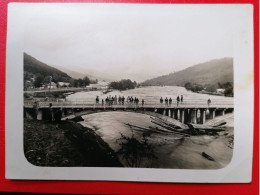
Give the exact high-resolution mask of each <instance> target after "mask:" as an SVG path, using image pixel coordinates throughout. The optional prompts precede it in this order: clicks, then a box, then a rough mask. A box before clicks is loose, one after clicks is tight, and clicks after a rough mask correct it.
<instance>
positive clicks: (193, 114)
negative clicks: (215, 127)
mask: <svg viewBox="0 0 260 195" xmlns="http://www.w3.org/2000/svg"><path fill="white" fill-rule="evenodd" d="M191 123H193V124H197V109H196V108H194V109H192V110H191Z"/></svg>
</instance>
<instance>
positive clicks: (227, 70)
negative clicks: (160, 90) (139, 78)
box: [142, 58, 233, 86]
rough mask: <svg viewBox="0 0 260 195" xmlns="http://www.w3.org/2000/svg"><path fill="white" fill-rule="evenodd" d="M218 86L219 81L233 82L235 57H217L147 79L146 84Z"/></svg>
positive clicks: (144, 83)
mask: <svg viewBox="0 0 260 195" xmlns="http://www.w3.org/2000/svg"><path fill="white" fill-rule="evenodd" d="M188 82H190V83H194V84H199V85H202V86H216V85H217V83H218V82H219V83H225V82H230V83H232V84H233V58H222V59H215V60H211V61H208V62H204V63H200V64H197V65H194V66H191V67H189V68H186V69H184V70H181V71H178V72H175V73H170V74H168V75H163V76H159V77H156V78H153V79H149V80H146V81H144V82H143V83H142V85H144V86H158V85H169V86H184V85H185V83H188Z"/></svg>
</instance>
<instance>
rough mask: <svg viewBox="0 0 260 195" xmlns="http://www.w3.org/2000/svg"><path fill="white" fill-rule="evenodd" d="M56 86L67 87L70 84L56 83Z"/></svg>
mask: <svg viewBox="0 0 260 195" xmlns="http://www.w3.org/2000/svg"><path fill="white" fill-rule="evenodd" d="M57 85H58V87H69V85H70V83H69V82H58V83H57Z"/></svg>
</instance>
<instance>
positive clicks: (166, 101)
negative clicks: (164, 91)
mask: <svg viewBox="0 0 260 195" xmlns="http://www.w3.org/2000/svg"><path fill="white" fill-rule="evenodd" d="M164 101H165V106H168V98H167V97H166V98H165V100H164Z"/></svg>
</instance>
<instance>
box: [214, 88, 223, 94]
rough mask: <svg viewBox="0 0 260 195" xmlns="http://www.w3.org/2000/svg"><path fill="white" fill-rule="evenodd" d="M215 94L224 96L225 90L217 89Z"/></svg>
mask: <svg viewBox="0 0 260 195" xmlns="http://www.w3.org/2000/svg"><path fill="white" fill-rule="evenodd" d="M216 92H217V94H224V93H225V89H221V88H219V89H216Z"/></svg>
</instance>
